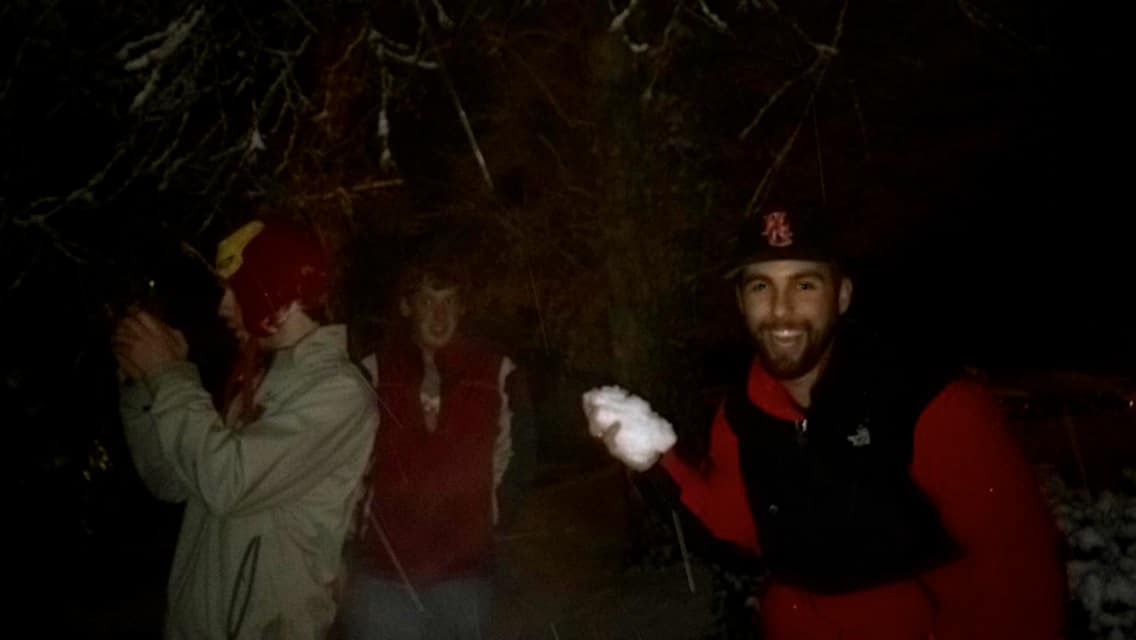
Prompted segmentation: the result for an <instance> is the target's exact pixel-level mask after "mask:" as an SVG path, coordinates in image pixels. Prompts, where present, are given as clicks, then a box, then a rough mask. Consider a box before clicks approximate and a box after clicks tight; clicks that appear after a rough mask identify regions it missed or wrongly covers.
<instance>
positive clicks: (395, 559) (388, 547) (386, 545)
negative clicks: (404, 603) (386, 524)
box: [371, 511, 426, 613]
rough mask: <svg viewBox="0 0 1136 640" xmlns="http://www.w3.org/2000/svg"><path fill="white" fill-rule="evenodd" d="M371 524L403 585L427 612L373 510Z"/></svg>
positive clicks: (423, 610) (422, 609) (416, 604)
mask: <svg viewBox="0 0 1136 640" xmlns="http://www.w3.org/2000/svg"><path fill="white" fill-rule="evenodd" d="M371 525H372V526H373V527H375V533H377V534H379V540H381V541H382V543H383V548H384V549H386V551H387V555H388V556H390V559H391V563H393V564H394V568H395V569H396V570H397V571H398V576H399V577H400V578H402V585H403V586H404V587H406V592H407V593H408V594H409V595H410V599H411V600H413V601H414V606H415V607H417V608H418V611H420V612H421V613H426V607H425V606H424V605H423V604H422V599H421V598H419V597H418V591H416V590H415V589H414V585H412V584H410V578H408V577H406V571H404V570H403V568H402V563H401V562H399V561H398V555H397V554H396V553H395V552H394V547H392V546H391V543H390V539H389V538H387V534H386V531H384V530H383V527H382V525H380V524H379V521H378V514H376V513H375V512H373V511H372V512H371Z"/></svg>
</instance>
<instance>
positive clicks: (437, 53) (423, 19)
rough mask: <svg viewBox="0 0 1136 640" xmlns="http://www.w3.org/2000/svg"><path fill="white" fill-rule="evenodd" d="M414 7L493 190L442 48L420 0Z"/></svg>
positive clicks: (445, 83) (455, 106)
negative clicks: (443, 56)
mask: <svg viewBox="0 0 1136 640" xmlns="http://www.w3.org/2000/svg"><path fill="white" fill-rule="evenodd" d="M414 8H415V10H416V11H417V12H418V20H419V22H420V23H421V25H422V29H423V31H424V32H425V34H426V38H427V40H429V41H430V48H431V49H433V50H434V56H435V57H437V59H438V71H439V72H440V74H441V76H442V84H444V85H445V86H446V91H447V92H448V93H449V94H450V98H451V99H452V100H453V101H454V108H455V109H457V112H458V118H459V119H460V120H461V124H462V128H463V129H464V130H465V135H466V137H467V138H469V146H470V147H471V148H472V149H473V155H474V157H475V158H476V159H477V166H478V167H480V168H481V177H483V178H485V184H486V185H488V186H489V190H490V191H494V190H495V188H494V186H493V176H491V175H489V166H488V165H487V164H486V163H485V156H484V155H482V153H481V147H480V146H479V145H478V144H477V136H475V135H474V134H473V127H472V126H471V125H470V124H469V118H468V117H467V116H466V113H465V107H464V106H462V102H461V98H460V97H459V96H458V92H457V89H455V88H454V83H453V82H452V81H451V80H450V73H449V71H447V70H446V63H445V60H444V59H443V58H442V50H441V49H440V48H439V47H438V41H437V39H435V38H434V30H433V28H431V27H430V25H429V23H428V22H427V21H426V16H425V14H424V13H423V12H422V2H421V0H414Z"/></svg>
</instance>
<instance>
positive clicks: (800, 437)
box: [794, 418, 809, 447]
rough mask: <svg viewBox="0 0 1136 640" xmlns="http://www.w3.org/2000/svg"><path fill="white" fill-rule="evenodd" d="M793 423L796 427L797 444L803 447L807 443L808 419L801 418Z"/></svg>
mask: <svg viewBox="0 0 1136 640" xmlns="http://www.w3.org/2000/svg"><path fill="white" fill-rule="evenodd" d="M794 424H795V425H796V427H797V446H801V447H803V446H805V445H806V444H808V443H809V419H808V418H801V420H800V421H799V422H796V423H794Z"/></svg>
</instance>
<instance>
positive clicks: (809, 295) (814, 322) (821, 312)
mask: <svg viewBox="0 0 1136 640" xmlns="http://www.w3.org/2000/svg"><path fill="white" fill-rule="evenodd" d="M737 301H738V308H739V309H740V310H741V312H742V316H743V317H744V318H745V323H746V327H747V328H748V329H749V332H750V334H751V335H752V336H753V338H754V340H755V341H756V342H757V353H758V357H760V358H761V362H762V364H763V365H764V366H765V369H766V371H768V372H769V374H770V375H772V376H773V377H774V378H777V379H780V380H797V379H800V378H803V377H805V376H808V375H810V374H813V373H815V372H816V371H817V369H818V367H819V366H820V364H821V362H822V361H823V360H824V357H825V355H826V354H827V353H828V348H829V345H831V343H832V337H833V332H834V330H835V328H836V323H837V321H838V320H839V319H840V316H841V315H843V313H844V312H845V311H846V310H847V309H848V305H849V304H850V303H851V301H852V281H851V280H849V279H848V278H846V277H843V276H841V275H839V274H838V273H837V272H836V271H835V270H834V269H833V267H832V266H831V265H829V264H828V263H825V262H813V261H808V260H772V261H768V262H757V263H753V264H749V265H746V266H745V267H744V268H743V269H742V270H741V273H740V275H739V283H738V288H737Z"/></svg>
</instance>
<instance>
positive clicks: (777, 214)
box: [761, 211, 793, 247]
mask: <svg viewBox="0 0 1136 640" xmlns="http://www.w3.org/2000/svg"><path fill="white" fill-rule="evenodd" d="M763 220H764V221H765V229H764V230H763V231H762V232H761V235H763V236H765V239H766V241H768V242H769V246H771V247H788V246H792V244H793V228H792V227H791V226H789V214H788V213H786V212H784V211H773V212H770V213H767V214H765V217H764V218H763Z"/></svg>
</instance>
